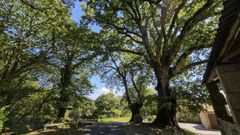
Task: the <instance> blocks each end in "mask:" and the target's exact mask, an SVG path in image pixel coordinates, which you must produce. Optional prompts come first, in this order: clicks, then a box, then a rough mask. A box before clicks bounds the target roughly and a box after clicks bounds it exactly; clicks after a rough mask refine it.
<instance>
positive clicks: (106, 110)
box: [95, 93, 121, 117]
mask: <svg viewBox="0 0 240 135" xmlns="http://www.w3.org/2000/svg"><path fill="white" fill-rule="evenodd" d="M120 100H121V98H120V97H117V96H115V95H114V94H113V93H108V94H102V95H100V96H98V97H97V99H96V100H95V105H96V107H97V109H96V112H95V113H97V115H98V116H99V117H114V116H119V115H120V113H119V112H120V111H121V110H120V109H121V105H120Z"/></svg>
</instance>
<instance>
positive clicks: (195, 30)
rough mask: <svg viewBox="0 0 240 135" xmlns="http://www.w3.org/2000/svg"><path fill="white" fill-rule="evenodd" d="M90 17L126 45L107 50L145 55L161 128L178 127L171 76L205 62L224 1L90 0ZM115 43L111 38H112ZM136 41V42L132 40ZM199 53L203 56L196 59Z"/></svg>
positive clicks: (88, 7) (157, 119)
mask: <svg viewBox="0 0 240 135" xmlns="http://www.w3.org/2000/svg"><path fill="white" fill-rule="evenodd" d="M85 2H86V4H83V9H84V10H85V11H86V15H85V18H86V19H87V20H89V21H91V22H95V23H98V24H99V25H100V26H101V27H102V28H103V29H104V30H108V31H109V32H112V33H114V32H117V33H118V38H124V39H127V40H121V42H124V41H126V42H125V44H124V45H122V44H117V43H116V42H115V43H112V44H108V45H107V46H106V48H108V49H109V50H112V51H124V52H128V53H133V54H137V55H140V56H143V57H144V58H145V61H146V62H147V63H148V64H149V65H150V66H151V68H152V69H153V70H154V73H155V77H156V90H157V92H158V96H159V98H158V114H157V117H156V119H155V121H154V123H155V124H157V125H159V126H160V127H165V126H167V125H173V126H175V125H176V122H175V120H174V117H175V112H176V99H175V98H174V96H173V95H172V92H171V89H169V84H170V80H171V78H173V77H175V76H177V75H179V74H181V73H182V72H184V71H186V70H187V69H189V68H191V67H193V66H196V65H199V64H202V63H205V62H206V59H204V58H205V57H204V55H205V54H201V53H199V52H198V51H199V50H202V49H204V48H207V47H209V46H210V45H211V43H212V40H213V38H214V32H215V29H216V26H217V19H218V15H217V14H218V11H219V10H220V7H221V6H220V5H221V0H218V1H214V0H200V1H199V0H174V1H169V0H134V1H133V0H98V1H96V0H86V1H85ZM110 40H112V39H110ZM129 41H132V42H129ZM193 54H198V57H193Z"/></svg>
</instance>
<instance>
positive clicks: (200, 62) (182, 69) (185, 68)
mask: <svg viewBox="0 0 240 135" xmlns="http://www.w3.org/2000/svg"><path fill="white" fill-rule="evenodd" d="M207 62H208V60H202V61H198V62H193V63H191V64H188V65H186V66H184V67H182V68H180V69H176V70H175V71H173V72H172V76H176V75H179V74H181V73H182V72H184V71H187V70H188V69H190V68H193V67H195V66H197V65H201V64H204V63H207Z"/></svg>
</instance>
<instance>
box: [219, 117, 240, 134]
mask: <svg viewBox="0 0 240 135" xmlns="http://www.w3.org/2000/svg"><path fill="white" fill-rule="evenodd" d="M217 121H218V125H219V127H220V129H221V132H222V135H240V125H237V124H234V123H231V122H228V121H224V120H221V119H217Z"/></svg>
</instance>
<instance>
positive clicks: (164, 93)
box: [153, 70, 179, 128]
mask: <svg viewBox="0 0 240 135" xmlns="http://www.w3.org/2000/svg"><path fill="white" fill-rule="evenodd" d="M155 74H156V78H157V87H156V90H157V92H158V109H157V111H158V112H157V116H156V118H155V120H154V121H153V125H155V126H158V127H160V128H165V127H166V126H174V127H177V128H179V126H178V124H177V121H176V109H177V101H176V97H175V96H173V95H172V93H171V90H170V88H169V79H170V77H169V75H168V71H167V70H165V72H164V71H161V72H160V71H158V70H155Z"/></svg>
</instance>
